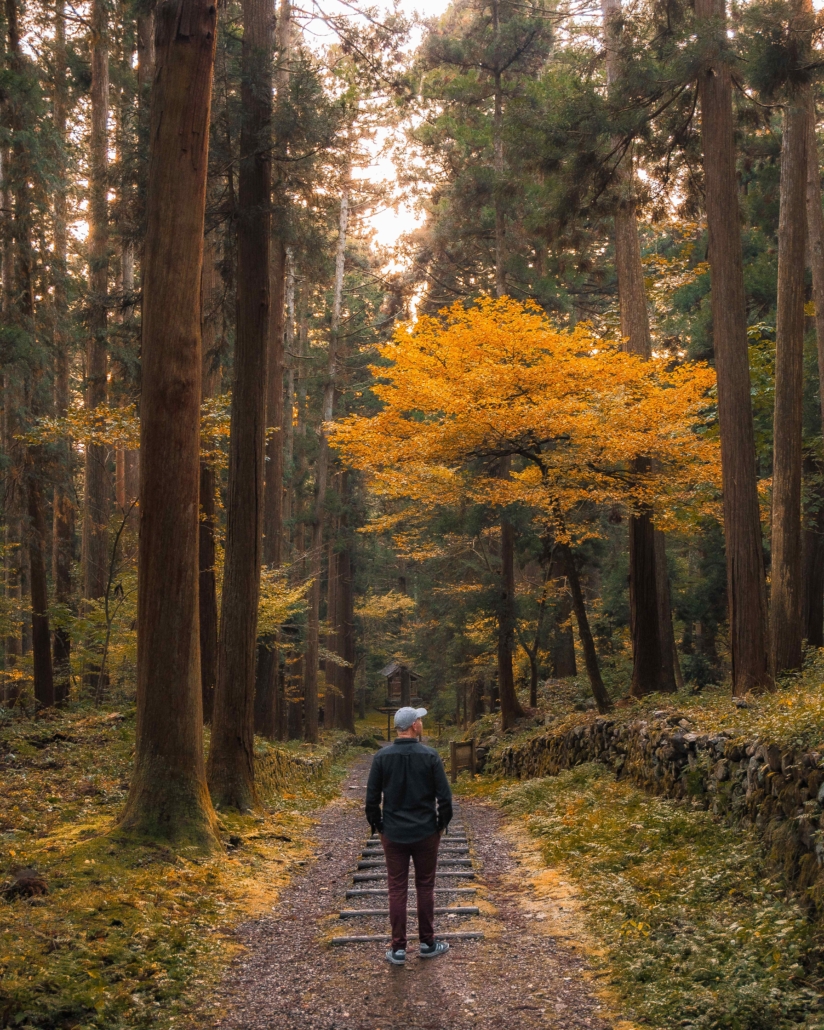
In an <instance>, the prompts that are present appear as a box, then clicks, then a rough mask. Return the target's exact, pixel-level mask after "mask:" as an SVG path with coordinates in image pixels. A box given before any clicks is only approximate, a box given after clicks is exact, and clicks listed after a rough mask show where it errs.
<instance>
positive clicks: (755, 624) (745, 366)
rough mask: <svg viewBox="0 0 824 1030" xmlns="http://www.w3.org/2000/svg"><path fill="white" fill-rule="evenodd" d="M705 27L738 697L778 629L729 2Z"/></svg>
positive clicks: (702, 9)
mask: <svg viewBox="0 0 824 1030" xmlns="http://www.w3.org/2000/svg"><path fill="white" fill-rule="evenodd" d="M695 13H696V16H697V18H698V20H699V26H701V25H703V26H704V27H705V28H706V29H714V28H717V34H716V36H715V39H714V41H713V48H712V50H711V51H710V52H708V55H707V62H706V64H705V66H704V68H703V69H702V71H701V72H700V74H699V78H698V85H699V97H700V101H701V137H702V142H703V146H704V188H705V193H706V207H707V227H708V230H709V259H710V270H711V276H712V292H711V305H712V324H713V349H714V352H715V369H716V374H717V377H718V419H719V423H720V427H721V477H722V484H723V496H724V536H725V540H726V557H727V589H728V596H729V621H730V648H731V652H732V689H733V694H735V695H736V696H743V695H744V694H746V693H747V692H748V691H750V690H756V691H757V690H765V689H771V688H772V685H773V679H772V675H771V671H770V646H769V623H768V619H767V597H766V583H765V578H764V554H763V550H762V542H761V523H760V515H759V509H758V491H757V481H756V480H757V477H756V462H755V437H754V433H753V423H752V403H751V399H750V370H749V363H748V353H747V342H748V341H747V306H746V299H745V294H744V266H743V258H742V251H741V225H740V221H739V210H738V179H737V176H736V169H735V143H734V138H733V118H732V78H731V73H730V65H729V63H728V58H727V56H726V55H727V48H728V42H727V37H726V10H725V0H696V2H695Z"/></svg>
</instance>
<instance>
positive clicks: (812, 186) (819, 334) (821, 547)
mask: <svg viewBox="0 0 824 1030" xmlns="http://www.w3.org/2000/svg"><path fill="white" fill-rule="evenodd" d="M807 104H808V111H807V132H808V138H807V235H808V240H809V252H810V266H811V269H812V279H813V299H814V301H815V336H816V344H817V351H818V393H819V400H820V406H821V426H822V431H824V211H822V208H821V171H820V168H819V162H818V139H817V137H816V124H817V118H816V111H815V98H814V96H813V93H812V90H810V91H808V96H807ZM821 471H822V470H821V469H818V472H819V474H820V473H821ZM819 493H820V491H818V490H817V491H816V494H817V495H818V494H819ZM818 500H819V505H821V507H820V508H819V511H818V512H816V513H815V517H814V518H813V519H812V521H813V526H812V527H811V529H810V530H809V531H808V532H809V534H810V536H811V537H812V536H816V537H818V540H817V541H812V540H811V541H810V543H815V547H810V548H808V551H811V552H813V553H814V554H815V556H816V557H815V559H814V561H813V563H812V564H813V567H814V569H815V570H816V571H817V575H816V577H815V579H814V580H813V582H814V584H815V585H814V586H813V585H812V584H811V589H810V590H809V591H808V600H807V606H806V607H807V620H806V634H805V635H806V637H807V641H808V642H809V643H810V644H811V645H812V646H813V647H822V646H824V625H822V621H824V611H822V607H824V596H822V590H823V589H824V587H822V580H821V578H820V577H824V539H822V534H824V497H820V498H818ZM805 565H807V561H805ZM818 570H820V571H818Z"/></svg>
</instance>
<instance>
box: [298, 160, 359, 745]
mask: <svg viewBox="0 0 824 1030" xmlns="http://www.w3.org/2000/svg"><path fill="white" fill-rule="evenodd" d="M348 224H349V185H348V179H347V183H346V185H345V186H344V190H343V194H342V196H341V200H340V224H339V230H338V249H337V254H336V257H335V287H334V294H333V298H332V323H331V329H330V334H329V360H328V365H327V369H326V384H325V386H324V390H323V409H322V421H323V422H324V423H326V422H331V421H332V417H333V415H334V406H335V378H336V374H337V357H338V327H339V325H340V311H341V300H342V297H343V273H344V268H345V259H346V231H347V227H348ZM328 469H329V441H328V438H327V436H326V432H325V430H324V428H323V425H321V427H320V447H319V449H318V460H317V464H316V467H315V511H314V517H313V520H312V552H311V553H312V569H311V574H312V586H311V588H310V591H309V618H308V626H307V641H306V657H305V659H304V662H305V664H304V680H303V698H304V705H305V715H304V735H305V737H306V740H307V741H309V742H310V743H313V744H314V743H317V739H318V646H319V639H318V635H319V632H320V574H321V559H322V555H323V520H324V511H325V506H326V479H327V475H328Z"/></svg>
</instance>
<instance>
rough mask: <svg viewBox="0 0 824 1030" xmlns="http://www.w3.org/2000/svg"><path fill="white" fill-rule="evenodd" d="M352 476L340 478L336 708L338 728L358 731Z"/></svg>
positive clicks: (349, 473) (343, 474)
mask: <svg viewBox="0 0 824 1030" xmlns="http://www.w3.org/2000/svg"><path fill="white" fill-rule="evenodd" d="M351 477H352V473H351V472H349V471H344V472H343V473H342V475H341V489H340V494H341V509H342V514H341V518H340V529H339V532H338V540H339V542H340V544H341V549H340V552H339V553H338V567H337V608H336V611H337V650H338V654H340V656H341V658H343V660H344V661H345V662H346V665H341V666H338V669H337V679H336V682H337V686H338V689H339V691H340V696H339V698H338V700H337V706H336V721H335V726H336V727H337V728H338V729H339V730H348V731H349V732H350V733H354V732H355V592H354V584H353V578H352V577H353V575H354V570H353V568H352V544H351V540H350V537H349V532H348V526H347V512H348V506H349V501H350V494H351Z"/></svg>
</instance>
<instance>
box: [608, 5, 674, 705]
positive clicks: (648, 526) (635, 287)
mask: <svg viewBox="0 0 824 1030" xmlns="http://www.w3.org/2000/svg"><path fill="white" fill-rule="evenodd" d="M601 11H602V14H603V19H604V36H605V40H606V51H607V58H606V64H607V82H608V83H609V84H610V85H611V84H613V83H614V82H615V81H616V80H618V79H619V78H620V76H621V74H622V69H621V61H620V56H619V47H620V36H621V0H601ZM615 182H616V188H617V193H618V197H617V206H616V208H615V213H614V225H615V269H616V272H617V276H618V307H619V311H620V319H621V336H622V338H623V343H622V348H623V349H624V350H626V351H627V352H628V353H630V354H638V355H639V356H640V357H642V358H647V359H648V358H650V357H651V356H652V335H651V333H650V325H649V311H648V309H647V295H646V289H645V287H644V266H643V264H642V263H641V241H640V238H639V236H638V219H637V214H636V206H635V195H634V185H635V173H634V167H633V160H632V154H631V152H630V153H627V154H625V155H624V157H623V159H622V160H621V162H620V163H619V165H618V167H617V168H616V170H615ZM640 461H641V463H642V465H645V466H646V468H647V469H648V468H649V465H648V463H645V462H644V461H643V459H640ZM655 535H656V534H655V528H654V525H653V522H652V513H651V512H650V513H640V514H632V515H630V517H629V537H630V545H629V551H630V604H631V605H632V626H633V675H632V688H631V693H632V694H633V695H634V696H636V697H640V696H641V695H642V694H646V693H649V692H651V691H653V690H664V691H673V690H675V671H674V669H673V650H672V648H670V647H668V646H667V643H668V641H669V640H670V638H671V637H672V636H673V631H672V612H671V611H670V610H669V608H668V605H667V603H666V598H668V597H669V590H666V595H665V596H661V595H662V588H664V587H665V586H666V569H664V570H663V575H662V574H661V572H660V571H659V569H658V557H659V556H658V553H657V552H658V549H659V548H657V547H656V541H655ZM636 602H637V603H636ZM656 655H657V658H658V664H657V670H658V671H657V672H655V671H654V669H655V668H656V666H655V661H656Z"/></svg>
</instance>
